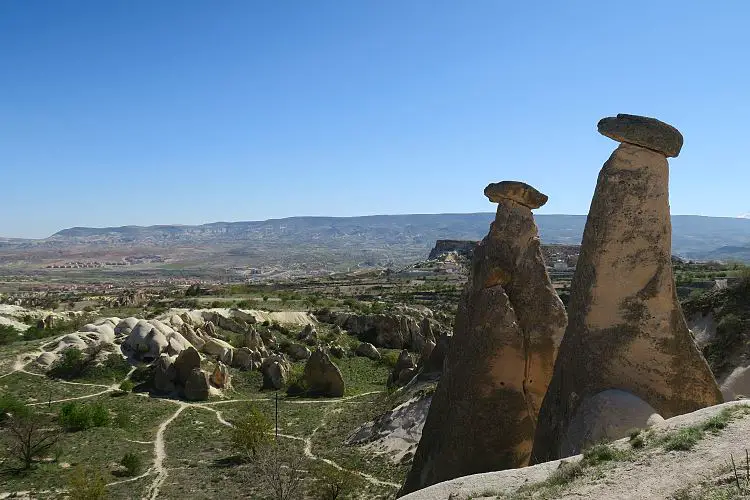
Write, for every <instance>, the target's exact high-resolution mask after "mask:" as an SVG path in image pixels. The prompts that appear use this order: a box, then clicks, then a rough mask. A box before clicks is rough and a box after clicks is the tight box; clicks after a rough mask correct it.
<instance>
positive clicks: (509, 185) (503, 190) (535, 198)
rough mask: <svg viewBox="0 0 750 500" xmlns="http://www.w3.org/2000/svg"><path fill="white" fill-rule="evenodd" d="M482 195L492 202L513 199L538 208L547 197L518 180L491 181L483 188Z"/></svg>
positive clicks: (545, 201) (526, 205)
mask: <svg viewBox="0 0 750 500" xmlns="http://www.w3.org/2000/svg"><path fill="white" fill-rule="evenodd" d="M484 195H485V196H486V197H487V198H489V199H490V201H491V202H492V203H498V202H499V201H500V200H503V199H505V200H513V201H515V202H516V203H520V204H521V205H523V206H525V207H529V208H539V207H541V206H542V205H544V204H545V203H547V200H548V199H549V198H547V195H546V194H543V193H540V192H539V191H537V190H536V189H534V188H533V187H531V186H529V185H528V184H526V183H525V182H520V181H502V182H493V183H492V184H489V185H488V186H487V187H486V188H484Z"/></svg>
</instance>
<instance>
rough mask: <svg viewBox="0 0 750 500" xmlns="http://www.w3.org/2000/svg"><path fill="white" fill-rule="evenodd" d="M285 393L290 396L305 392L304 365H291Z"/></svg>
mask: <svg viewBox="0 0 750 500" xmlns="http://www.w3.org/2000/svg"><path fill="white" fill-rule="evenodd" d="M286 393H287V394H288V395H290V396H301V395H303V394H306V393H307V383H306V382H305V367H304V366H303V365H292V367H291V368H290V370H289V374H288V376H287V388H286Z"/></svg>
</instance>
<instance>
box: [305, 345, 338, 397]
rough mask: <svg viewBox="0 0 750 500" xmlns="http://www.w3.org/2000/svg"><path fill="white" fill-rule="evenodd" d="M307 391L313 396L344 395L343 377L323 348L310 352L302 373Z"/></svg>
mask: <svg viewBox="0 0 750 500" xmlns="http://www.w3.org/2000/svg"><path fill="white" fill-rule="evenodd" d="M303 377H304V381H305V386H306V388H307V392H308V393H309V394H311V395H315V396H325V397H331V398H340V397H341V396H343V395H344V377H342V376H341V371H340V370H339V367H338V366H336V365H335V364H334V363H333V361H331V357H330V356H329V355H328V353H327V352H325V351H324V350H323V349H317V350H316V351H315V352H313V353H312V355H311V356H310V359H308V360H307V364H305V372H304V374H303Z"/></svg>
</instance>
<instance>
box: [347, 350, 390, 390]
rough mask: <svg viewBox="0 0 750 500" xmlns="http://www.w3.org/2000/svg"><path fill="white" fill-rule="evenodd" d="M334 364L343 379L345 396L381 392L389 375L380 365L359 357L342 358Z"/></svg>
mask: <svg viewBox="0 0 750 500" xmlns="http://www.w3.org/2000/svg"><path fill="white" fill-rule="evenodd" d="M335 363H336V365H337V366H338V367H339V370H341V375H342V376H343V377H344V382H345V384H346V388H345V396H355V395H358V394H363V393H365V392H372V391H382V390H383V388H384V387H385V383H386V381H387V380H388V375H389V373H390V369H389V368H388V367H387V366H385V365H383V364H382V363H380V362H378V361H373V360H371V359H369V358H365V357H361V356H353V357H346V358H342V359H340V360H336V361H335Z"/></svg>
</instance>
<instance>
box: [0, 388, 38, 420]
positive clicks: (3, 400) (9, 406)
mask: <svg viewBox="0 0 750 500" xmlns="http://www.w3.org/2000/svg"><path fill="white" fill-rule="evenodd" d="M30 411H31V410H30V409H29V407H28V406H26V405H25V404H24V403H23V401H21V400H20V399H18V398H16V397H15V396H13V395H11V394H3V395H2V396H0V423H2V422H4V421H6V420H7V419H9V418H11V417H12V416H24V415H28V414H29V412H30Z"/></svg>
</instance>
